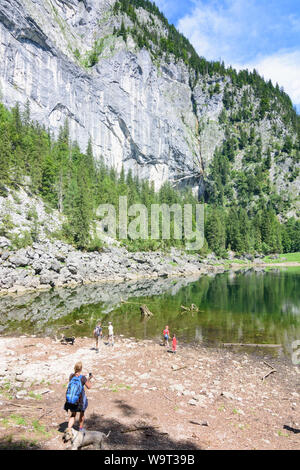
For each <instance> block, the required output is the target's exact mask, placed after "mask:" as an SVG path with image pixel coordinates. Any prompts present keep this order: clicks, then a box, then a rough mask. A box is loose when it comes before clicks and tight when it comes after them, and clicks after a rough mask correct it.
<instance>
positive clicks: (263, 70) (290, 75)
mask: <svg viewBox="0 0 300 470" xmlns="http://www.w3.org/2000/svg"><path fill="white" fill-rule="evenodd" d="M235 67H236V68H238V69H241V68H248V69H249V70H251V69H253V68H255V69H256V70H257V71H258V72H259V74H260V75H262V76H263V77H264V78H265V79H266V80H269V79H271V80H272V83H273V84H274V85H275V84H276V83H278V85H279V86H282V87H283V88H284V90H285V92H286V93H288V95H289V96H290V98H291V100H292V101H293V103H295V104H296V105H298V106H299V105H300V50H299V51H279V52H278V53H276V54H272V55H270V56H266V57H261V58H257V60H256V61H254V62H252V63H251V64H240V65H235Z"/></svg>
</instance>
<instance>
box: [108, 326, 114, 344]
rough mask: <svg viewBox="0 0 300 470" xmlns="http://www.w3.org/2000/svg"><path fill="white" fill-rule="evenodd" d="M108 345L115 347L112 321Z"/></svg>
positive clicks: (109, 327) (109, 328)
mask: <svg viewBox="0 0 300 470" xmlns="http://www.w3.org/2000/svg"><path fill="white" fill-rule="evenodd" d="M108 345H111V346H113V345H114V327H113V326H112V323H111V321H109V322H108Z"/></svg>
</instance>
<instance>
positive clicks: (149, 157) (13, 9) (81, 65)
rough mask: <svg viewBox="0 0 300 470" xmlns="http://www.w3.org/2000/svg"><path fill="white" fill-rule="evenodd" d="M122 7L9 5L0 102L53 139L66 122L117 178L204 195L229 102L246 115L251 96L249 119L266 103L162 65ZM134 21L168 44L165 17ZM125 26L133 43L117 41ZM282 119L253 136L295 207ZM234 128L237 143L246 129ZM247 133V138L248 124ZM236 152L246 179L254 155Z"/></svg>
mask: <svg viewBox="0 0 300 470" xmlns="http://www.w3.org/2000/svg"><path fill="white" fill-rule="evenodd" d="M114 5H115V0H2V1H1V4H0V62H1V67H0V99H1V101H2V102H3V103H4V104H5V105H6V106H8V107H12V106H13V105H14V104H15V103H16V102H19V103H21V104H23V105H24V104H25V103H26V102H27V100H29V103H30V107H31V114H32V118H33V119H35V120H37V121H39V122H40V123H42V124H44V125H45V126H46V127H47V128H48V127H49V128H50V130H51V131H52V132H53V133H54V134H55V135H57V134H58V132H59V129H60V126H62V125H63V124H64V122H65V119H66V118H67V119H68V121H69V127H70V135H71V137H72V139H74V140H77V142H78V143H79V145H80V147H81V148H82V149H84V150H85V149H86V147H87V143H88V140H89V138H91V140H92V144H93V151H94V155H95V157H96V158H100V157H101V156H102V157H103V158H104V160H105V162H106V163H108V164H109V165H111V166H114V167H115V168H116V169H117V170H119V171H120V170H121V168H122V166H124V169H125V171H127V170H128V169H129V168H130V169H132V170H133V172H134V173H135V174H138V175H139V177H141V178H147V179H150V180H153V181H154V182H155V185H156V188H159V187H160V186H161V184H162V183H163V182H164V181H166V180H170V181H173V182H174V183H175V182H177V183H187V184H190V185H192V186H193V187H194V188H195V190H197V189H198V191H199V194H203V192H204V187H205V185H204V183H203V182H204V181H205V178H206V177H207V176H209V173H210V163H211V161H212V159H213V156H214V152H215V149H216V148H217V147H219V146H221V145H222V143H223V142H224V139H225V138H226V126H225V125H224V119H225V120H226V116H225V118H224V112H225V106H224V93H225V92H226V90H227V92H228V90H229V92H230V93H231V94H232V96H233V104H232V106H231V109H232V110H234V109H235V110H238V109H239V107H240V106H241V103H242V100H243V95H244V92H245V89H247V90H248V92H249V97H248V98H249V99H248V101H249V103H250V105H251V113H255V112H256V111H257V109H258V108H259V101H258V99H257V97H256V96H255V93H254V92H253V90H252V89H251V86H246V87H245V86H243V87H236V85H235V84H234V83H232V81H231V79H230V77H229V76H226V75H224V76H222V75H220V74H216V75H213V76H211V75H210V76H209V75H203V76H200V77H196V76H195V74H194V73H193V72H192V71H191V69H190V68H189V67H188V66H187V64H186V63H185V62H184V61H183V60H175V59H174V57H173V56H172V55H170V56H168V57H167V56H166V55H163V56H161V57H160V58H159V59H158V58H155V56H154V55H153V54H152V53H151V50H149V48H146V47H140V46H139V45H138V44H137V41H136V38H135V37H134V34H132V33H131V31H132V30H133V28H134V27H136V25H134V23H133V21H132V17H130V15H127V14H126V13H124V12H122V11H118V12H117V14H116V11H115V10H114ZM136 13H137V15H138V18H139V27H140V28H143V27H147V28H150V29H151V30H152V31H153V30H155V34H156V35H158V36H159V37H161V38H166V37H167V35H168V32H167V28H166V25H165V24H164V23H163V22H162V21H161V19H160V18H159V17H156V16H155V15H152V14H151V13H150V12H149V11H147V9H143V8H136ZM122 24H123V26H124V28H125V29H126V30H127V37H126V40H124V36H122V34H118V33H117V32H118V31H120V27H121V26H122ZM275 102H276V99H275V98H274V103H275ZM231 112H232V111H231ZM222 113H223V114H222ZM276 113H277V115H276V116H275V117H273V121H271V120H270V116H268V117H267V116H260V117H259V119H258V120H257V121H256V123H255V124H251V126H254V127H255V130H256V132H257V133H258V134H260V135H261V136H262V152H263V153H264V152H266V150H267V148H268V147H269V146H270V145H271V147H272V149H271V165H270V181H271V184H272V186H273V187H274V188H275V191H276V192H277V193H279V194H281V195H282V197H287V198H292V199H293V201H294V199H296V196H297V194H299V186H300V179H299V171H298V173H297V172H296V173H295V174H294V177H293V178H292V180H291V178H290V179H288V177H289V175H290V173H291V168H292V167H293V171H294V170H295V165H296V167H297V168H298V167H299V162H298V163H297V162H296V163H295V159H294V160H293V159H291V158H290V157H289V155H283V158H282V159H281V161H280V162H278V159H277V161H276V158H275V157H276V151H275V150H274V146H275V147H276V145H277V147H278V146H279V147H280V146H282V141H283V139H284V138H285V136H286V135H287V134H288V133H290V134H291V135H292V137H293V139H294V140H296V137H295V135H294V134H293V131H292V130H291V129H290V127H289V125H287V124H286V123H284V122H283V120H282V119H281V116H280V106H279V105H278V106H277V110H276ZM225 114H226V112H225ZM227 114H228V113H227ZM222 116H223V120H222V119H221V117H222ZM227 118H228V116H227ZM274 122H275V125H276V126H275V127H276V129H275V128H274ZM230 125H231V131H230V132H231V133H232V134H233V135H234V133H235V134H236V137H238V136H239V132H240V129H237V126H236V125H235V124H234V123H231V124H230ZM243 125H244V128H243V129H244V131H245V132H246V133H248V134H249V132H250V123H249V121H247V122H246V121H245V124H243ZM236 150H237V152H236V153H237V156H236V159H235V162H234V163H233V170H240V169H241V168H242V169H243V165H242V164H241V162H242V159H243V157H244V154H245V152H246V150H247V149H245V148H237V149H236ZM234 191H235V188H233V193H234ZM295 204H296V203H294V202H293V203H292V211H291V214H293V213H295V207H296V206H295Z"/></svg>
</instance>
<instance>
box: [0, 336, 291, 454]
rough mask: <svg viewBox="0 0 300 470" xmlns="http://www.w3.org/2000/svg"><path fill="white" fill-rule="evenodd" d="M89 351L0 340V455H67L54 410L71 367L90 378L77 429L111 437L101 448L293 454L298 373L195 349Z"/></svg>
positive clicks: (138, 345) (81, 343)
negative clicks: (80, 368)
mask: <svg viewBox="0 0 300 470" xmlns="http://www.w3.org/2000/svg"><path fill="white" fill-rule="evenodd" d="M93 346H94V344H93V340H92V339H88V338H82V339H76V342H75V345H74V346H66V345H61V344H57V343H55V342H54V341H53V340H52V339H50V338H35V337H20V338H8V337H1V338H0V358H1V359H0V387H1V389H0V393H1V395H0V449H1V448H2V449H4V448H11V449H28V448H32V449H37V448H39V449H61V450H63V449H65V448H66V446H65V445H64V444H63V442H62V432H63V430H64V428H65V427H66V424H67V420H68V416H67V413H66V412H65V411H64V410H63V405H64V398H65V391H66V385H67V381H68V377H69V374H70V373H71V372H72V371H73V367H74V364H75V362H76V361H78V360H81V361H82V362H83V365H84V373H86V374H88V372H93V375H94V377H95V381H94V385H93V388H92V389H91V390H89V391H88V393H87V395H88V400H89V406H88V410H87V412H86V423H85V427H86V429H94V430H101V431H105V432H108V431H109V430H111V435H110V437H109V439H108V441H107V449H109V450H114V449H130V450H132V449H146V450H152V449H164V450H166V449H173V450H177V449H197V450H200V449H299V448H300V431H299V430H300V412H299V409H300V408H299V406H300V402H299V398H300V371H299V366H293V365H291V364H288V363H285V362H283V361H281V360H279V359H273V358H272V359H270V358H267V357H265V358H263V357H261V358H257V357H254V356H252V355H248V354H240V353H239V354H237V353H234V352H232V351H230V350H225V349H222V350H216V349H206V348H204V347H191V346H187V347H182V348H179V349H178V352H177V354H176V355H175V354H171V353H169V352H168V351H167V349H166V348H164V347H162V346H161V345H160V344H159V342H157V343H155V342H154V341H139V342H137V341H135V340H134V339H133V338H131V339H126V338H124V337H119V338H117V341H116V343H115V346H114V347H109V346H107V345H106V344H105V343H103V344H102V345H101V347H100V350H99V353H97V352H96V351H95V349H93ZM271 366H272V367H274V368H275V369H276V372H273V373H271V374H270V375H268V376H267V377H266V378H265V379H264V380H262V378H263V377H264V376H265V375H266V374H268V373H269V372H270V371H271V370H272V369H271ZM76 424H77V423H76Z"/></svg>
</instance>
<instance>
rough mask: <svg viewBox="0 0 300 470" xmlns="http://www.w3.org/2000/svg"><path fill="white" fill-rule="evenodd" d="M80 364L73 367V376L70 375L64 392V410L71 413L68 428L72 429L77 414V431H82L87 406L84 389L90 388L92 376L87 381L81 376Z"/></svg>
mask: <svg viewBox="0 0 300 470" xmlns="http://www.w3.org/2000/svg"><path fill="white" fill-rule="evenodd" d="M81 372H82V363H81V362H77V363H76V364H75V367H74V374H71V375H70V378H69V384H68V388H67V392H66V403H65V406H64V409H65V410H66V411H71V416H70V419H69V423H68V428H72V427H73V425H74V422H75V418H76V413H79V431H83V423H84V412H85V410H86V409H87V406H88V400H87V397H86V395H85V391H84V387H86V388H88V389H89V388H91V387H92V383H91V378H92V374H91V373H90V374H89V377H88V379H87V378H86V376H85V375H82V374H81Z"/></svg>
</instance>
